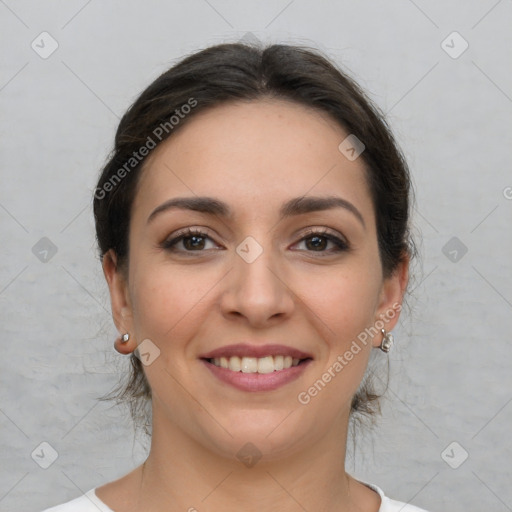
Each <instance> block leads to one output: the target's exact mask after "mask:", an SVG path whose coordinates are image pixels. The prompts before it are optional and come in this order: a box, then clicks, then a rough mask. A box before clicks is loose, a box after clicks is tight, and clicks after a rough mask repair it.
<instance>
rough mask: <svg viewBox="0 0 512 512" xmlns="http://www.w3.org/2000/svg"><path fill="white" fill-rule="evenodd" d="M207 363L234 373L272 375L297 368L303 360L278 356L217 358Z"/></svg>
mask: <svg viewBox="0 0 512 512" xmlns="http://www.w3.org/2000/svg"><path fill="white" fill-rule="evenodd" d="M304 360H305V359H304ZM207 361H208V362H209V363H211V364H214V365H215V366H217V367H219V368H225V369H227V370H231V371H233V372H243V373H272V372H275V371H280V370H286V369H288V368H291V367H292V366H297V365H298V364H299V363H300V362H301V359H299V358H297V357H294V358H292V356H283V355H277V356H266V357H238V356H232V357H215V358H211V359H207Z"/></svg>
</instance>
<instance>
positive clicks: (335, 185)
mask: <svg viewBox="0 0 512 512" xmlns="http://www.w3.org/2000/svg"><path fill="white" fill-rule="evenodd" d="M347 135H348V133H347V132H345V131H344V130H343V129H342V127H341V126H339V125H338V123H336V122H335V121H334V120H333V119H331V118H330V116H328V115H327V114H326V113H323V112H319V111H317V110H314V109H311V108H307V107H304V106H302V105H300V104H297V103H292V102H289V101H283V100H257V101H251V102H238V103H232V104H226V105H221V106H218V107H214V108H211V109H207V110H205V111H202V112H199V113H197V114H194V117H193V118H191V119H190V120H188V121H187V123H186V124H184V125H183V126H182V127H180V130H179V131H177V132H176V133H175V134H173V135H171V137H169V138H168V139H166V140H165V141H164V142H163V143H161V144H160V145H159V146H158V147H157V148H156V149H155V150H154V151H153V153H152V154H151V155H150V157H149V159H148V161H147V162H146V165H145V167H144V171H143V174H142V177H141V180H140V183H139V187H138V192H137V196H136V199H135V205H134V206H135V207H136V208H137V209H142V210H144V211H147V210H148V209H150V208H154V207H155V206H157V205H159V204H160V203H161V202H163V201H166V200H168V199H169V198H171V197H175V196H180V195H186V196H191V195H199V196H201V195H208V196H215V197H219V198H223V199H224V200H226V201H227V202H228V203H230V204H233V205H234V209H235V210H236V209H237V208H238V207H239V208H240V209H242V210H243V209H244V207H247V208H252V211H254V208H253V207H255V208H257V211H258V212H260V213H261V212H263V210H265V209H267V208H274V209H276V210H277V209H278V208H279V206H280V205H281V204H282V203H283V201H285V200H286V199H287V198H290V197H297V196H303V195H309V194H311V195H322V194H325V195H333V194H337V195H340V196H342V197H344V198H345V199H347V200H349V201H351V202H355V203H358V205H359V207H360V209H363V210H364V209H365V208H366V209H368V208H370V210H371V208H372V205H371V201H370V195H369V190H368V187H367V182H366V169H365V166H364V163H363V161H362V159H361V158H358V159H357V160H355V161H350V160H348V159H347V158H346V157H345V156H344V155H343V154H342V153H341V152H340V151H339V149H338V146H339V144H340V143H341V142H342V141H343V140H344V139H345V138H346V137H347ZM262 199H265V201H263V202H262Z"/></svg>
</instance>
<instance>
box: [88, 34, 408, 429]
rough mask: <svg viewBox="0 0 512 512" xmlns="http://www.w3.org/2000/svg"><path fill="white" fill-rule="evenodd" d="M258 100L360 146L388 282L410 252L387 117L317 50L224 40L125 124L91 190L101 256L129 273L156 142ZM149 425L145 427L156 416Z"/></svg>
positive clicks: (139, 388) (142, 380) (360, 406)
mask: <svg viewBox="0 0 512 512" xmlns="http://www.w3.org/2000/svg"><path fill="white" fill-rule="evenodd" d="M261 98H275V99H283V100H286V101H294V102H297V103H299V104H302V105H304V106H307V107H309V108H315V109H318V110H319V111H322V112H325V113H327V114H329V115H330V116H331V117H332V118H333V119H334V120H335V121H336V122H337V123H338V124H339V125H340V126H341V127H342V128H343V129H344V130H345V131H346V132H347V134H352V135H355V136H356V137H357V139H359V140H360V141H362V142H363V144H364V146H365V148H364V151H363V153H362V154H361V156H360V158H362V160H363V162H364V163H365V164H366V165H365V167H366V171H367V172H366V175H367V181H368V185H369V189H370V192H371V197H372V201H373V205H374V209H375V212H376V218H375V221H376V226H377V236H378V245H379V253H380V259H381V262H382V269H383V274H384V276H385V277H388V276H390V275H391V274H392V273H393V271H394V270H395V269H396V268H397V266H398V265H399V264H400V263H401V262H402V261H403V260H404V258H405V257H407V256H412V254H413V252H414V251H413V243H412V241H411V237H410V232H409V213H410V212H409V210H410V194H411V183H410V177H409V171H408V168H407V165H406V163H405V160H404V158H403V155H402V153H401V151H400V150H399V148H398V147H397V145H396V143H395V141H394V138H393V135H392V134H391V131H390V129H389V128H388V126H387V124H386V121H385V120H384V116H383V114H381V113H380V111H379V110H378V108H377V107H375V106H374V105H373V103H372V102H371V101H370V100H369V98H368V97H367V96H366V95H365V93H364V92H363V91H362V90H361V89H360V88H359V86H358V85H357V84H356V83H355V82H354V81H353V80H352V79H351V78H349V77H348V76H347V75H346V74H345V73H344V72H342V71H341V70H340V69H339V68H338V67H337V66H336V65H334V64H333V63H332V62H331V61H330V60H329V59H328V58H326V57H324V56H323V55H321V54H320V53H319V52H318V51H317V50H311V49H307V48H304V47H298V46H292V45H280V44H279V45H271V46H267V47H264V48H260V47H255V46H252V45H245V44H221V45H217V46H212V47H210V48H207V49H205V50H202V51H199V52H197V53H194V54H192V55H190V56H188V57H186V58H184V59H183V60H181V61H180V62H179V63H178V64H176V65H175V66H173V67H171V68H170V69H169V70H168V71H166V72H165V73H163V74H162V75H160V76H159V77H158V78H157V79H156V80H155V81H154V82H153V83H151V84H150V85H149V86H148V87H147V88H146V89H145V90H144V91H143V92H142V94H141V95H140V96H139V97H138V98H137V99H136V101H135V102H134V103H133V104H132V106H131V107H130V108H129V109H128V111H127V112H126V113H125V115H124V116H123V118H122V119H121V121H120V123H119V127H118V130H117V133H116V137H115V145H114V149H113V152H112V154H111V155H110V157H109V159H108V162H107V163H106V165H105V167H104V168H103V170H102V173H101V176H100V178H99V181H98V184H97V188H96V191H95V194H94V217H95V222H96V234H97V240H98V246H99V253H100V257H103V255H104V254H105V253H106V252H107V251H108V250H109V249H113V250H114V251H115V253H116V255H117V259H118V264H119V266H120V269H121V270H126V268H127V265H128V258H129V254H128V247H129V243H128V233H129V225H130V217H131V206H132V204H133V202H134V198H135V194H136V192H137V183H138V180H139V177H140V175H141V172H142V169H143V165H144V163H145V161H146V159H147V156H148V154H150V151H151V149H152V148H153V147H154V146H155V145H156V144H157V143H160V142H162V141H164V140H165V139H166V138H168V137H170V136H171V135H172V134H173V133H174V132H175V131H177V130H179V128H180V127H182V126H183V125H184V124H186V123H187V122H188V121H189V120H190V119H191V118H193V117H194V115H196V114H197V113H198V112H201V111H204V110H205V109H208V108H213V107H215V106H218V105H222V104H225V103H228V102H236V101H251V100H257V99H261ZM340 142H341V141H340ZM143 148H146V150H144V149H143ZM130 358H131V374H130V376H129V379H128V382H127V383H126V384H125V385H124V386H123V387H122V388H119V389H118V390H117V391H116V393H118V394H117V395H116V397H115V398H116V399H117V400H118V401H126V400H128V401H129V404H130V410H131V414H132V417H133V418H134V420H135V421H137V420H136V417H137V415H138V413H139V412H140V411H141V410H144V403H143V402H148V401H149V399H150V398H151V389H150V386H149V384H148V382H147V380H146V377H145V375H144V371H143V365H142V364H141V362H140V360H139V359H138V358H137V357H136V356H135V355H134V354H131V356H130ZM370 384H371V383H370V379H366V380H365V382H364V383H363V385H362V386H361V387H360V389H359V390H358V392H357V393H356V395H355V396H354V398H353V401H352V412H362V413H368V415H372V414H373V413H374V412H377V411H378V401H377V399H378V398H379V395H377V394H376V393H375V392H374V391H372V389H371V388H372V386H371V385H370ZM119 391H120V392H119ZM107 399H111V398H107ZM143 416H147V414H146V413H144V414H143ZM145 419H146V424H147V423H148V422H149V418H147V417H146V418H145ZM146 432H147V433H148V431H147V430H146Z"/></svg>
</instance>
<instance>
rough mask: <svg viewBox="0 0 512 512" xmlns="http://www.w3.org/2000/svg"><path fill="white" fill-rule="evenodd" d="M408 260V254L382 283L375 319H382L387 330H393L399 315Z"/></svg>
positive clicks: (407, 274) (407, 277) (407, 278)
mask: <svg viewBox="0 0 512 512" xmlns="http://www.w3.org/2000/svg"><path fill="white" fill-rule="evenodd" d="M409 261H410V257H409V255H406V256H404V258H403V260H402V261H401V262H400V263H399V264H398V265H397V267H396V269H395V270H394V271H393V273H392V274H391V275H390V276H389V277H387V278H386V279H384V281H383V283H382V288H381V293H380V299H379V305H378V308H377V311H376V314H377V316H376V318H375V321H377V320H381V321H383V322H384V323H385V326H384V329H385V330H386V331H387V332H390V331H392V330H393V328H394V327H395V325H396V323H397V322H398V318H399V317H400V311H401V310H402V301H403V299H404V295H405V290H406V288H407V283H408V282H409Z"/></svg>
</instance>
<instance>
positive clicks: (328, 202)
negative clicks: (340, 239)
mask: <svg viewBox="0 0 512 512" xmlns="http://www.w3.org/2000/svg"><path fill="white" fill-rule="evenodd" d="M333 208H344V209H345V210H348V211H349V212H351V213H352V214H353V215H354V216H355V217H356V218H357V219H358V220H359V222H361V224H362V225H363V226H364V227H366V224H365V222H364V218H363V216H362V215H361V212H360V211H359V210H358V209H357V208H356V207H355V206H354V205H353V204H352V203H351V202H349V201H347V200H346V199H343V198H341V197H338V196H327V197H314V196H302V197H295V198H293V199H290V200H289V201H286V202H285V203H284V204H283V205H282V206H281V208H280V210H279V217H280V219H281V220H282V219H285V218H287V217H292V216H294V215H302V214H305V213H312V212H317V211H324V210H332V209H333ZM172 209H182V210H192V211H195V212H200V213H205V214H207V215H215V216H219V217H222V218H228V217H231V216H232V214H233V212H232V210H231V208H230V207H229V206H228V205H227V204H226V203H224V202H223V201H220V200H219V199H215V198H213V197H197V196H196V197H175V198H173V199H169V200H168V201H165V202H164V203H162V204H161V205H160V206H157V207H156V208H155V209H154V210H153V211H152V212H151V214H150V215H149V217H148V220H147V224H149V223H150V222H151V221H152V220H153V219H154V218H155V217H156V216H157V215H159V214H161V213H163V212H165V211H168V210H172Z"/></svg>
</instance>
